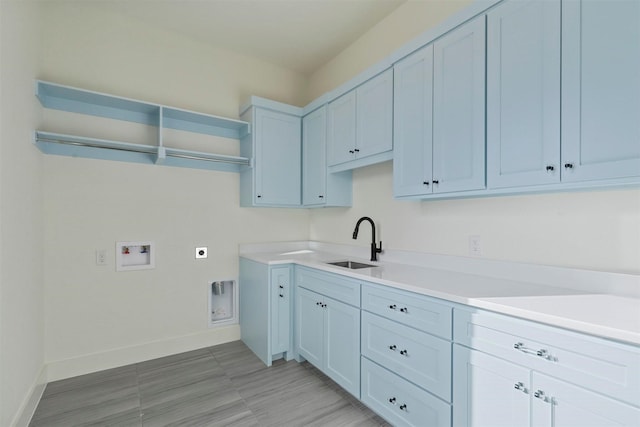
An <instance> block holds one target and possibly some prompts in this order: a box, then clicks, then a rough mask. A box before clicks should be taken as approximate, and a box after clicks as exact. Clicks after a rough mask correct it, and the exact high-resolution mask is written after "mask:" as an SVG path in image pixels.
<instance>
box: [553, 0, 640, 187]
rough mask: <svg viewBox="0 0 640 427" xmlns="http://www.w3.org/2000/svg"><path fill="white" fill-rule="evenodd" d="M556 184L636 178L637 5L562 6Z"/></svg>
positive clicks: (627, 0) (639, 114) (639, 123)
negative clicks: (558, 179) (558, 180)
mask: <svg viewBox="0 0 640 427" xmlns="http://www.w3.org/2000/svg"><path fill="white" fill-rule="evenodd" d="M561 173H562V180H563V181H585V180H596V179H608V178H626V177H637V176H640V2H638V1H637V0H618V1H604V0H598V1H595V0H590V1H578V0H566V1H563V3H562V171H561Z"/></svg>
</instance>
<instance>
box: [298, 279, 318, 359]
mask: <svg viewBox="0 0 640 427" xmlns="http://www.w3.org/2000/svg"><path fill="white" fill-rule="evenodd" d="M322 304H323V298H322V296H321V295H319V294H316V293H315V292H311V291H309V290H307V289H305V288H296V345H297V347H298V353H299V354H300V355H301V356H302V357H304V358H305V359H307V360H308V361H309V363H311V364H312V365H314V366H315V367H317V368H319V369H322V367H323V361H324V354H323V353H324V351H323V350H324V309H323V308H322Z"/></svg>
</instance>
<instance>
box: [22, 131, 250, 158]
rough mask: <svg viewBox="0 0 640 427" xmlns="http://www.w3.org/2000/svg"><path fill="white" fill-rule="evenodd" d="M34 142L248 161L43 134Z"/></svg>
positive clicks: (36, 137) (184, 151)
mask: <svg viewBox="0 0 640 427" xmlns="http://www.w3.org/2000/svg"><path fill="white" fill-rule="evenodd" d="M35 142H36V143H49V144H51V143H53V144H63V145H73V146H77V147H87V148H102V149H107V150H116V151H127V152H131V153H143V154H153V155H156V156H159V157H160V158H164V157H165V156H166V157H175V158H179V159H187V160H202V161H206V162H215V163H230V164H235V165H242V166H249V159H245V158H238V157H233V156H225V155H216V154H205V153H198V152H191V151H187V150H178V149H173V148H168V147H164V146H162V147H153V146H144V145H141V144H125V143H119V142H112V141H105V140H98V139H92V138H88V139H84V138H83V139H80V138H77V137H72V136H66V135H53V134H48V133H43V132H36V133H35ZM158 160H160V159H158ZM160 162H161V160H160Z"/></svg>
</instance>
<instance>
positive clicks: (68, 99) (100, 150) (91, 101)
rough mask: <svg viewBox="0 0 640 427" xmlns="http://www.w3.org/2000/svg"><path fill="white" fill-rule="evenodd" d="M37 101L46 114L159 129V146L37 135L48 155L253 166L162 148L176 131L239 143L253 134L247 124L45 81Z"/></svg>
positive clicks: (225, 168)
mask: <svg viewBox="0 0 640 427" xmlns="http://www.w3.org/2000/svg"><path fill="white" fill-rule="evenodd" d="M36 96H37V97H38V99H39V100H40V103H41V104H42V105H43V106H44V107H45V108H51V109H55V110H62V111H68V112H73V113H80V114H87V115H92V116H98V117H103V118H108V119H115V120H123V121H128V122H134V123H140V124H144V125H148V126H154V127H157V128H158V139H157V144H156V145H146V144H133V143H128V142H120V141H111V140H105V139H97V138H92V137H85V136H77V135H66V134H60V133H52V132H45V131H36V132H35V140H34V142H35V144H36V146H37V147H38V148H39V149H40V150H41V151H42V152H43V153H45V154H55V155H63V156H73V157H85V158H93V159H104V160H116V161H126V162H134V163H144V164H161V165H166V166H178V167H187V168H195V169H209V170H222V171H228V172H239V171H240V168H241V167H242V166H248V165H249V164H250V161H249V159H248V158H246V157H239V156H229V155H223V154H215V153H207V152H202V151H192V150H184V149H178V148H172V147H167V146H164V145H163V132H162V131H163V129H175V130H179V131H187V132H194V133H198V134H205V135H211V136H216V137H222V138H231V139H236V140H238V141H239V140H240V138H242V137H244V136H246V135H248V134H249V133H250V125H249V123H247V122H244V121H241V120H235V119H228V118H224V117H219V116H213V115H209V114H203V113H197V112H194V111H189V110H183V109H179V108H174V107H167V106H164V105H159V104H153V103H148V102H143V101H137V100H134V99H128V98H122V97H117V96H112V95H107V94H103V93H99V92H93V91H87V90H84V89H78V88H73V87H69V86H63V85H59V84H56V83H49V82H44V81H37V82H36Z"/></svg>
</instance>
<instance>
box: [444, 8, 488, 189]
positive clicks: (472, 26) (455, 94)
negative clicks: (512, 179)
mask: <svg viewBox="0 0 640 427" xmlns="http://www.w3.org/2000/svg"><path fill="white" fill-rule="evenodd" d="M485 39H486V37H485V17H484V16H481V17H478V18H475V19H474V20H472V21H470V22H468V23H465V24H463V25H461V26H460V27H458V28H456V29H455V30H453V31H451V32H450V33H447V34H446V35H445V36H443V37H442V38H440V39H438V40H436V41H435V42H434V75H433V82H434V87H433V97H434V107H433V180H432V185H433V192H434V193H436V192H454V191H464V190H477V189H483V188H484V187H485V62H486V61H485Z"/></svg>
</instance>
